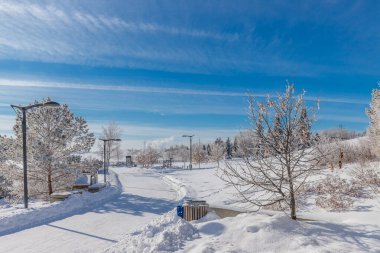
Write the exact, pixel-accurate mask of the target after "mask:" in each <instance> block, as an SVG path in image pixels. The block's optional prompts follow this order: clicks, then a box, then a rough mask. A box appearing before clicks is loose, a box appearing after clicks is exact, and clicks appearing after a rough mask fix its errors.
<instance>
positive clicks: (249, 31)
mask: <svg viewBox="0 0 380 253" xmlns="http://www.w3.org/2000/svg"><path fill="white" fill-rule="evenodd" d="M379 5H380V3H379V2H378V1H252V0H251V1H121V0H120V1H119V0H118V1H115V0H111V1H98V0H97V1H93V0H92V1H90V0H86V1H85V0H76V1H74V0H73V1H60V2H58V1H1V3H0V133H3V134H10V133H11V127H12V125H13V122H14V112H13V111H12V110H11V108H10V107H9V104H26V103H29V102H31V101H34V100H36V99H42V98H44V97H47V96H49V97H51V98H52V99H53V100H56V101H58V102H60V103H67V104H69V106H70V108H71V109H72V111H74V112H75V113H76V114H78V115H81V116H83V117H85V118H86V119H87V121H88V122H89V125H90V127H91V129H92V130H93V131H94V132H95V133H97V134H98V133H99V132H100V129H101V126H102V125H106V124H107V123H108V122H110V121H115V122H117V123H118V124H119V125H120V126H122V128H123V129H124V136H123V139H124V140H125V141H124V142H123V145H124V146H126V147H132V146H135V147H141V146H142V143H143V142H144V141H147V142H152V141H153V142H156V143H165V142H181V141H184V140H182V139H181V138H180V136H181V135H182V134H184V133H186V134H190V133H193V134H195V135H197V136H198V137H199V138H201V141H204V142H206V141H210V140H213V139H215V138H217V137H219V136H220V137H224V138H225V137H227V136H231V137H232V136H234V135H235V134H236V133H237V132H238V131H240V130H243V129H244V128H246V127H247V126H248V121H247V117H246V110H247V98H246V94H247V93H251V94H254V95H257V96H265V95H266V94H276V93H277V92H281V91H283V89H284V87H285V83H286V80H289V81H290V82H294V83H295V85H296V88H297V89H298V90H299V91H301V90H302V89H305V90H306V91H307V97H308V99H309V103H310V104H315V101H316V99H320V100H321V109H320V110H319V111H318V114H317V116H318V118H319V120H318V122H317V124H316V125H315V130H321V129H325V128H332V127H337V126H338V125H340V124H342V125H343V126H344V127H346V128H349V129H352V130H356V131H363V130H365V129H366V127H367V126H368V119H367V117H366V115H365V108H366V107H368V104H369V101H370V95H371V90H372V89H373V88H376V87H377V86H378V84H377V82H378V81H379V80H380V78H379V74H380V73H379V69H380V61H379V60H378V59H379V58H380V46H379V45H380V27H379V26H378V20H379V12H378V9H379V7H380V6H379Z"/></svg>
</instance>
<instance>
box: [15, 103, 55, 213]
mask: <svg viewBox="0 0 380 253" xmlns="http://www.w3.org/2000/svg"><path fill="white" fill-rule="evenodd" d="M42 106H59V104H58V103H57V102H53V101H49V102H46V103H38V104H33V105H27V106H18V105H11V107H12V108H13V110H15V111H16V109H18V110H20V111H21V112H22V153H23V164H24V206H25V208H28V161H27V154H26V153H27V150H26V111H27V110H29V109H32V108H35V107H42Z"/></svg>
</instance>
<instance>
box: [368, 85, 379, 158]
mask: <svg viewBox="0 0 380 253" xmlns="http://www.w3.org/2000/svg"><path fill="white" fill-rule="evenodd" d="M367 115H368V117H369V120H370V126H369V129H368V131H367V133H368V136H369V139H370V140H371V146H372V148H373V150H374V152H375V154H376V155H377V156H378V157H380V90H379V89H373V90H372V100H371V104H370V108H369V109H368V110H367Z"/></svg>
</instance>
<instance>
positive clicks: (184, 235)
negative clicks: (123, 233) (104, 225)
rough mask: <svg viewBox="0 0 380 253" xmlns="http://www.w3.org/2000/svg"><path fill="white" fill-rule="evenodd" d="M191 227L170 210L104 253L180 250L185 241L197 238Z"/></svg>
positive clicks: (148, 252) (143, 252)
mask: <svg viewBox="0 0 380 253" xmlns="http://www.w3.org/2000/svg"><path fill="white" fill-rule="evenodd" d="M198 236H199V235H198V233H197V231H196V229H195V228H194V226H193V225H191V224H190V223H188V222H186V221H184V220H183V219H181V218H179V217H178V216H177V214H176V211H175V210H172V211H170V212H168V213H166V214H165V215H163V216H161V217H160V218H158V219H156V220H153V221H152V222H151V223H149V224H148V225H146V226H145V227H144V228H142V229H139V230H136V231H135V232H133V233H131V234H129V235H127V237H126V238H125V239H123V240H122V241H120V242H118V243H117V244H115V245H113V246H112V247H110V248H108V249H106V250H105V251H104V252H105V253H116V252H128V253H151V252H155V253H156V252H173V251H177V250H180V249H181V248H182V247H183V245H184V242H185V241H189V240H192V239H194V238H198Z"/></svg>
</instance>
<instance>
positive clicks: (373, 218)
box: [106, 164, 380, 253]
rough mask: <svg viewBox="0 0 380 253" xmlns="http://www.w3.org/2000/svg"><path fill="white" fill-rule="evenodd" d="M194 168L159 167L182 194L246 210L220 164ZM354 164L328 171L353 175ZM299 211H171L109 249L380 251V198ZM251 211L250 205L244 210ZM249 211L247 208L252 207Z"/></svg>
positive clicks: (328, 174)
mask: <svg viewBox="0 0 380 253" xmlns="http://www.w3.org/2000/svg"><path fill="white" fill-rule="evenodd" d="M204 167H205V168H201V169H197V168H194V169H193V170H182V169H170V170H160V169H157V170H156V171H157V173H160V174H161V176H162V177H163V180H164V181H165V182H167V183H168V184H170V185H172V187H173V188H174V189H176V190H177V192H178V196H179V198H182V199H183V198H194V199H202V200H207V202H208V203H209V204H210V205H211V206H214V207H221V208H230V209H235V210H243V209H246V208H247V207H245V206H243V205H241V204H239V203H237V201H236V200H234V199H235V198H234V195H233V193H234V190H233V189H232V188H228V187H225V184H224V182H223V181H222V180H220V179H219V178H218V177H217V176H216V174H217V169H216V164H207V165H204ZM353 167H354V165H350V166H346V168H345V169H343V170H340V171H335V172H330V171H325V172H324V176H332V175H334V174H339V175H340V176H342V177H346V178H347V177H350V175H351V174H350V171H351V170H352V168H353ZM312 202H313V200H312V199H311V200H310V201H309V203H308V205H307V206H306V207H304V208H303V209H302V210H300V211H299V213H298V216H299V217H301V218H302V219H301V220H300V221H293V220H291V219H290V218H289V217H288V216H287V215H286V214H284V213H282V212H275V211H266V210H262V211H259V212H257V213H255V212H253V213H245V214H240V215H238V216H237V217H230V218H224V219H215V215H213V216H212V219H211V220H209V221H207V218H206V221H203V222H199V221H195V222H190V223H189V225H191V226H189V225H186V224H187V223H186V222H184V221H183V220H181V219H179V218H177V217H175V212H174V211H172V212H170V213H168V214H166V215H165V216H164V217H161V218H160V219H157V220H155V221H154V222H152V223H151V224H149V225H147V226H145V227H144V228H143V229H140V230H137V231H135V232H134V233H131V234H129V235H127V236H126V238H125V239H124V240H122V241H120V242H119V243H118V244H116V245H114V246H113V247H112V248H109V249H108V250H106V252H167V251H174V250H175V251H178V252H194V253H195V252H203V253H208V252H380V200H379V198H378V197H375V198H372V199H368V198H366V199H365V198H363V199H356V202H355V204H354V206H353V207H352V208H350V209H349V210H347V211H342V212H332V211H327V210H324V209H322V208H320V207H317V206H316V205H315V204H311V203H312ZM246 210H247V209H246ZM248 210H249V208H248Z"/></svg>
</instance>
